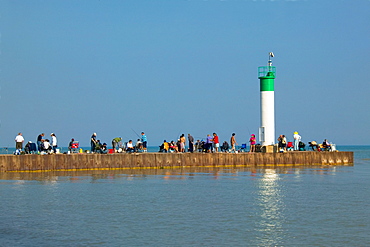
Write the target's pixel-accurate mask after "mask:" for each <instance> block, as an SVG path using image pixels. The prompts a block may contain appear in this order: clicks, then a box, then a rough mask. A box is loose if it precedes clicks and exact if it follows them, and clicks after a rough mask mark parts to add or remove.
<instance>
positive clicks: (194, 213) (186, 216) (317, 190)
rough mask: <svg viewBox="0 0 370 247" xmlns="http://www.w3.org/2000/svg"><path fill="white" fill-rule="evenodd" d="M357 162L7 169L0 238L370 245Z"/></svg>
mask: <svg viewBox="0 0 370 247" xmlns="http://www.w3.org/2000/svg"><path fill="white" fill-rule="evenodd" d="M340 150H348V151H355V165H354V166H336V167H334V166H322V167H299V168H277V169H274V168H268V169H251V168H238V169H198V170H143V171H142V170H134V171H127V170H123V171H94V172H90V173H87V172H53V173H6V174H0V196H1V197H0V198H1V203H0V246H145V245H148V246H370V237H369V233H368V232H369V230H370V207H369V205H370V197H369V195H370V193H369V188H370V179H369V178H370V147H369V146H366V147H365V146H358V147H356V146H352V147H340Z"/></svg>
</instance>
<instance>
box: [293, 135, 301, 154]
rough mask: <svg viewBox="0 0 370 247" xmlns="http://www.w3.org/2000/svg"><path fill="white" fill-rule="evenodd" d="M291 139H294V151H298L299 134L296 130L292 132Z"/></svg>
mask: <svg viewBox="0 0 370 247" xmlns="http://www.w3.org/2000/svg"><path fill="white" fill-rule="evenodd" d="M293 139H294V151H298V150H299V142H300V141H301V136H300V135H299V134H298V132H297V131H296V132H294V135H293Z"/></svg>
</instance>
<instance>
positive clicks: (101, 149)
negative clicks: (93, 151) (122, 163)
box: [97, 142, 108, 154]
mask: <svg viewBox="0 0 370 247" xmlns="http://www.w3.org/2000/svg"><path fill="white" fill-rule="evenodd" d="M107 151H108V150H107V144H106V143H105V142H104V143H103V145H101V146H100V149H99V150H97V152H98V153H100V154H106V153H107Z"/></svg>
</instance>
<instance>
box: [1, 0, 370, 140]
mask: <svg viewBox="0 0 370 247" xmlns="http://www.w3.org/2000/svg"><path fill="white" fill-rule="evenodd" d="M369 13H370V1H369V0H356V1H352V0H337V1H335V0H305V1H304V0H302V1H300V0H296V1H293V0H291V1H288V0H275V1H272V0H270V1H268V0H265V1H262V0H254V1H253V0H224V1H221V0H208V1H207V0H167V1H160V0H147V1H144V0H141V1H138V0H126V1H125V0H119V1H95V0H86V1H83V0H78V1H69V0H63V1H57V0H52V1H50V0H44V1H36V0H23V1H17V0H9V1H4V0H0V35H1V36H0V38H1V39H0V52H1V53H0V68H1V70H0V86H1V90H0V96H1V99H0V105H1V107H0V122H1V125H0V147H5V146H11V147H13V146H14V145H15V144H14V138H15V136H16V135H17V133H18V132H22V133H23V135H24V137H25V140H26V141H28V140H32V141H33V142H35V141H36V137H37V135H38V134H40V133H41V132H44V133H45V134H46V135H47V136H49V134H50V133H51V132H54V133H55V134H56V135H57V137H58V140H59V143H58V144H59V146H67V144H68V142H69V140H70V139H71V138H75V139H77V140H79V141H80V143H81V145H82V146H88V145H89V139H90V136H91V134H92V133H93V132H96V133H97V135H98V139H100V140H101V141H102V142H107V143H109V145H110V143H111V140H112V139H113V138H114V137H117V136H122V137H123V139H124V140H128V139H133V140H135V139H137V136H136V134H135V132H136V133H138V134H139V133H140V132H141V131H145V132H146V134H147V136H148V143H149V145H150V146H157V145H158V146H159V145H160V144H161V142H162V141H163V140H164V139H166V140H176V139H177V138H178V136H179V135H180V134H182V133H184V134H185V135H187V134H188V133H191V134H192V135H193V136H194V137H195V138H205V137H206V135H207V134H212V133H213V132H216V133H218V135H219V136H220V141H224V140H229V138H230V135H231V133H233V132H235V133H236V139H237V142H238V143H239V144H241V143H245V142H246V141H247V139H248V138H249V135H250V134H252V133H254V134H258V128H259V126H260V91H259V80H258V73H257V72H258V67H259V66H265V65H266V64H267V60H268V53H269V52H270V51H273V52H274V54H275V57H274V58H273V65H274V66H276V68H277V74H276V80H275V102H276V104H275V113H276V135H278V134H285V135H286V136H287V137H288V140H289V139H290V140H292V138H293V132H294V131H298V132H299V133H300V134H301V136H302V139H303V141H304V142H306V143H307V142H308V141H311V140H317V141H319V142H321V141H322V140H323V139H324V138H327V139H329V141H331V142H333V143H336V144H359V145H365V144H369V143H370V131H369V126H370V114H369V109H368V108H369V103H370V94H369V92H370V83H369V82H370V79H369V78H370V77H369V76H368V72H369V68H370V58H369V57H370V14H369ZM276 137H277V136H276Z"/></svg>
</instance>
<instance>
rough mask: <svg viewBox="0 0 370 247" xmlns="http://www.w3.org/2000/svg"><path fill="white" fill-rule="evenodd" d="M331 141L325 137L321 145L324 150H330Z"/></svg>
mask: <svg viewBox="0 0 370 247" xmlns="http://www.w3.org/2000/svg"><path fill="white" fill-rule="evenodd" d="M330 147H331V146H330V143H329V141H328V140H327V139H325V140H324V141H323V143H322V145H321V149H323V151H330Z"/></svg>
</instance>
